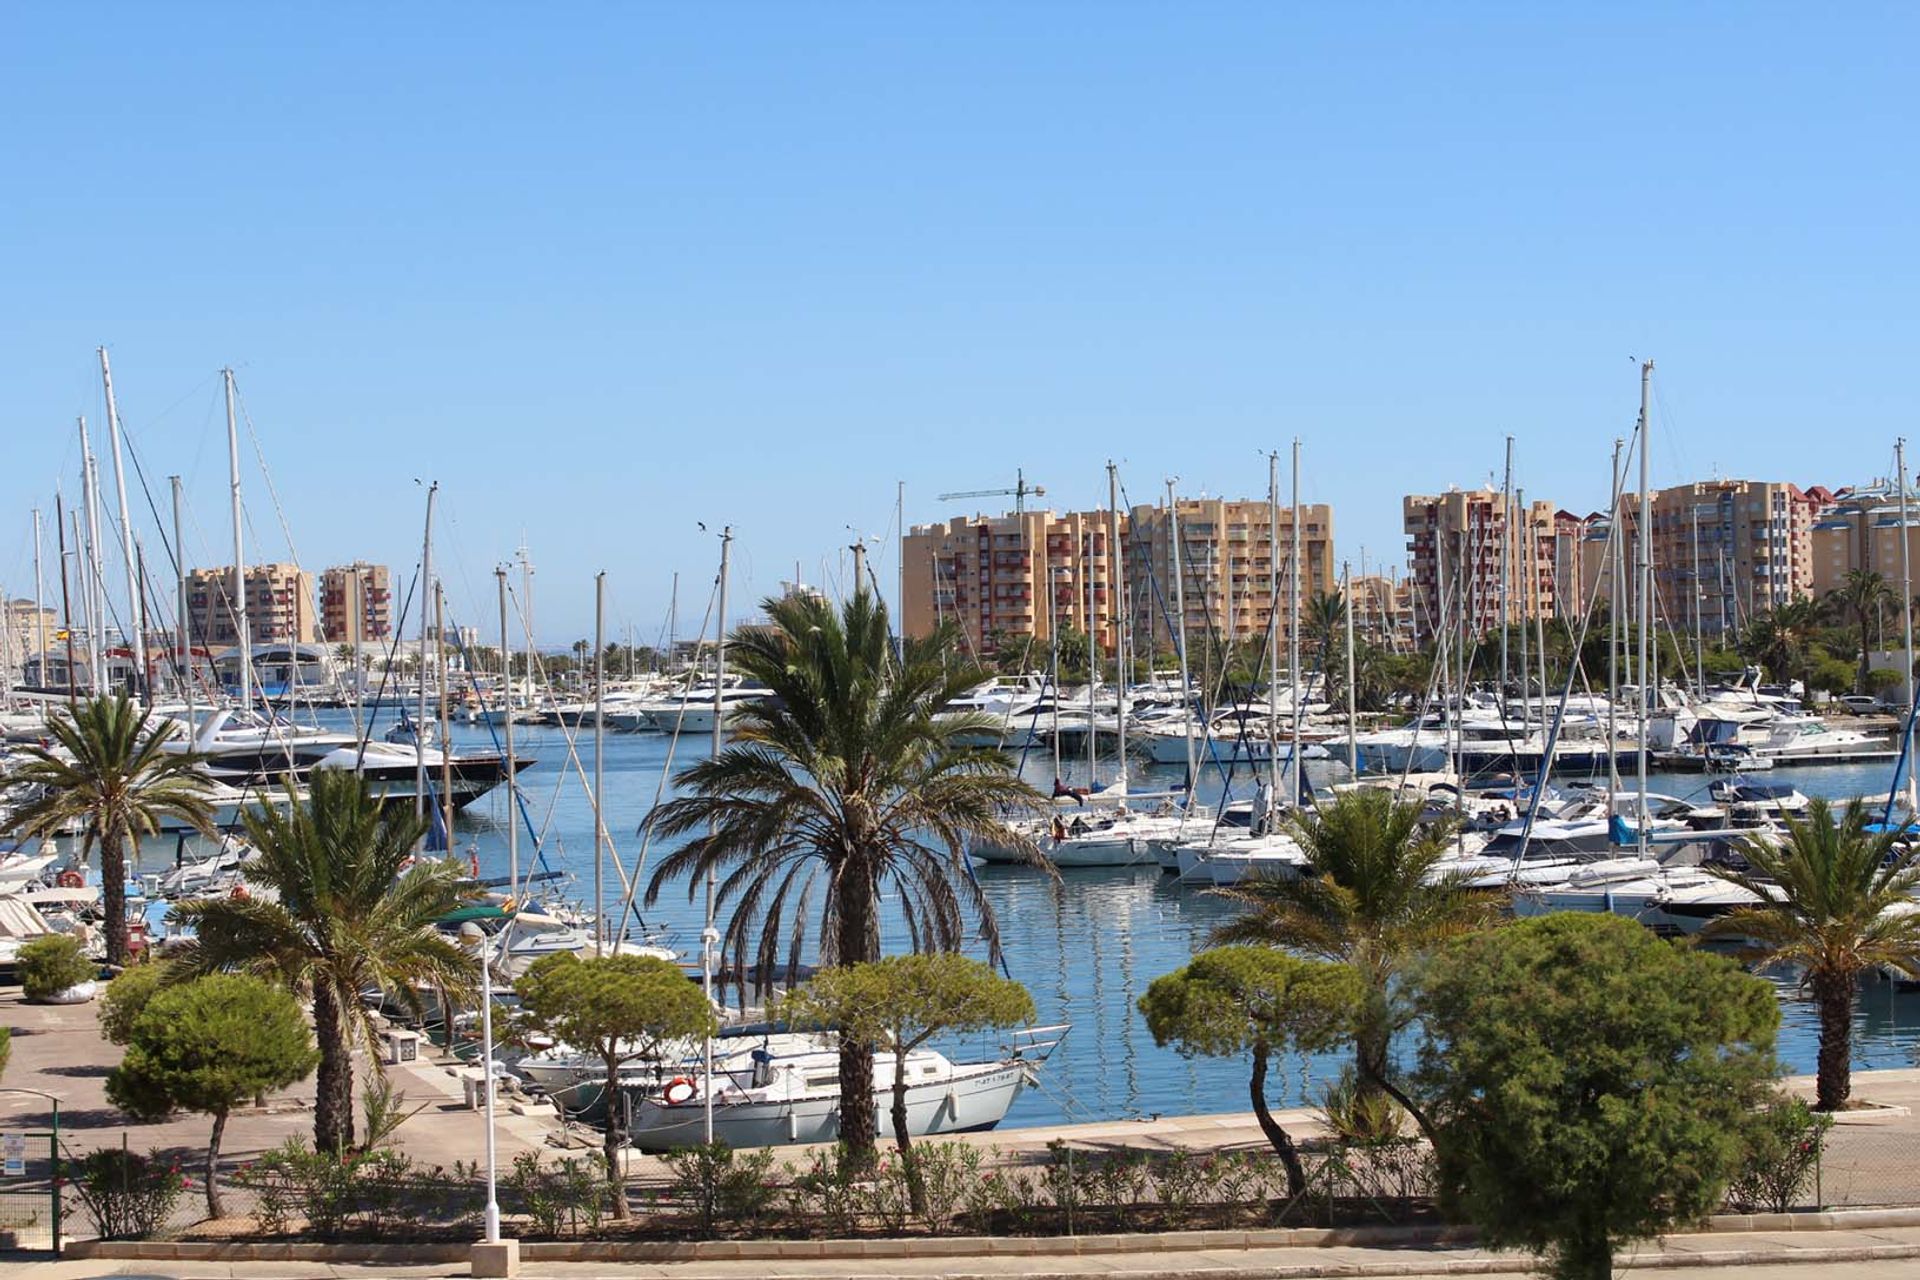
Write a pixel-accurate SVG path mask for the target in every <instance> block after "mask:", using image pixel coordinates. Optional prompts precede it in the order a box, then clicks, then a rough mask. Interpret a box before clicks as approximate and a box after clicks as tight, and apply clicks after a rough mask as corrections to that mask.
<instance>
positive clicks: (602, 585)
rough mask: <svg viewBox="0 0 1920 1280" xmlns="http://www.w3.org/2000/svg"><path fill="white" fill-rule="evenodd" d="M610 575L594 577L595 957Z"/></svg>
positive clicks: (601, 938)
mask: <svg viewBox="0 0 1920 1280" xmlns="http://www.w3.org/2000/svg"><path fill="white" fill-rule="evenodd" d="M606 625H607V571H606V570H604V569H602V570H601V571H600V572H599V573H596V574H594V575H593V954H594V955H596V956H597V955H600V954H601V951H602V949H603V948H604V947H605V946H606V936H605V934H606V915H607V902H606V898H605V897H604V896H603V893H602V888H601V886H602V884H603V877H604V876H605V874H606V851H607V824H606V822H605V820H604V819H603V818H602V817H601V806H602V805H603V804H604V803H605V802H606V794H605V793H606V780H607V775H606V763H607V717H606V710H607V639H606Z"/></svg>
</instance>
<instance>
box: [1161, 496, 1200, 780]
mask: <svg viewBox="0 0 1920 1280" xmlns="http://www.w3.org/2000/svg"><path fill="white" fill-rule="evenodd" d="M1178 479H1179V477H1177V476H1169V477H1167V543H1168V546H1169V547H1170V548H1171V549H1172V552H1173V613H1174V623H1175V625H1174V633H1173V648H1174V652H1175V653H1177V654H1179V655H1180V698H1181V701H1182V702H1183V703H1184V704H1185V712H1186V714H1185V715H1183V716H1182V717H1181V724H1182V725H1183V732H1184V733H1185V734H1186V737H1187V804H1188V806H1189V807H1191V806H1192V804H1193V785H1194V783H1195V781H1196V779H1195V778H1194V776H1193V773H1194V769H1193V681H1192V677H1191V676H1190V675H1189V674H1188V670H1187V575H1186V574H1184V573H1182V572H1181V571H1180V501H1179V499H1177V498H1175V497H1174V496H1173V486H1174V483H1175V481H1176V480H1178Z"/></svg>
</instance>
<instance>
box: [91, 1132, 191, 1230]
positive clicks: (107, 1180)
mask: <svg viewBox="0 0 1920 1280" xmlns="http://www.w3.org/2000/svg"><path fill="white" fill-rule="evenodd" d="M61 1173H62V1176H63V1177H64V1178H65V1179H66V1180H67V1182H68V1184H69V1185H70V1186H72V1188H73V1191H74V1194H75V1195H77V1196H78V1197H79V1198H80V1203H81V1205H82V1206H84V1207H85V1209H86V1211H87V1216H88V1217H89V1218H91V1219H92V1220H93V1227H94V1230H95V1231H97V1232H98V1233H99V1234H100V1238H101V1239H103V1240H145V1239H152V1238H153V1237H155V1236H158V1235H160V1234H161V1233H162V1232H164V1231H165V1230H166V1229H167V1226H168V1224H169V1222H170V1221H171V1220H172V1218H173V1210H174V1206H176V1205H177V1204H179V1203H180V1196H181V1194H182V1193H183V1192H185V1191H186V1189H187V1188H188V1186H190V1185H191V1180H190V1179H188V1178H186V1177H184V1176H182V1174H181V1172H180V1166H179V1165H177V1164H175V1163H173V1162H172V1161H171V1160H169V1159H165V1158H162V1157H161V1156H160V1155H159V1154H158V1153H155V1154H150V1155H140V1154H139V1153H137V1152H133V1151H128V1150H125V1149H124V1148H121V1147H103V1148H101V1149H100V1150H98V1151H95V1152H93V1153H91V1154H89V1155H86V1156H82V1157H81V1158H80V1159H78V1160H72V1161H68V1162H66V1164H65V1165H63V1167H62V1169H61Z"/></svg>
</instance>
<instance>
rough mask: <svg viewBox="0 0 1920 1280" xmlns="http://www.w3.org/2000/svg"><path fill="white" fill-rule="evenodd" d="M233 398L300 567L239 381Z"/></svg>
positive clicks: (274, 510) (284, 533) (262, 448)
mask: <svg viewBox="0 0 1920 1280" xmlns="http://www.w3.org/2000/svg"><path fill="white" fill-rule="evenodd" d="M233 398H234V399H235V400H237V401H238V402H239V404H240V417H241V419H242V420H243V421H244V422H245V423H246V424H247V438H248V439H249V440H251V441H253V456H254V460H255V461H256V462H258V463H259V464H260V478H261V479H262V480H264V481H266V483H267V497H269V498H271V499H272V500H273V513H274V515H275V516H277V517H278V518H279V520H280V532H281V534H282V535H283V536H284V537H285V538H286V540H287V554H288V555H290V556H292V557H293V563H294V565H295V566H296V567H298V565H299V564H300V552H299V551H298V550H296V549H295V547H294V545H293V529H292V527H291V526H290V525H288V524H287V512H286V508H284V507H283V506H281V504H280V491H279V490H278V489H275V488H274V486H273V472H272V471H270V470H269V469H268V468H267V451H266V449H265V447H264V446H262V445H261V443H260V433H259V432H258V431H256V430H254V427H253V415H252V414H251V413H249V412H247V398H246V397H245V396H243V395H241V394H240V391H239V387H238V385H237V383H236V385H235V388H234V396H233ZM249 522H251V520H249Z"/></svg>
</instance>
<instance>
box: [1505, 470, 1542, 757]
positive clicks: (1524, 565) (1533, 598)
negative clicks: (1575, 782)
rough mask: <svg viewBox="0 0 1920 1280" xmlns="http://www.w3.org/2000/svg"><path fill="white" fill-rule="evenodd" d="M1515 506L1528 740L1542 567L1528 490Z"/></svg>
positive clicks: (1518, 492)
mask: <svg viewBox="0 0 1920 1280" xmlns="http://www.w3.org/2000/svg"><path fill="white" fill-rule="evenodd" d="M1507 440H1508V445H1507V447H1508V449H1509V451H1511V449H1512V447H1513V445H1512V440H1513V437H1512V436H1508V437H1507ZM1508 456H1509V457H1511V456H1512V455H1511V452H1509V455H1508ZM1513 505H1514V509H1515V510H1517V511H1518V512H1519V513H1520V527H1519V530H1518V532H1517V533H1510V535H1509V539H1508V540H1509V541H1510V542H1511V543H1512V544H1513V548H1514V566H1513V567H1514V577H1513V585H1514V586H1515V587H1516V588H1518V589H1519V592H1520V607H1519V608H1518V609H1516V610H1514V611H1513V613H1514V617H1518V618H1519V620H1520V735H1521V736H1522V737H1525V736H1526V735H1527V733H1528V732H1529V731H1530V729H1531V725H1532V714H1533V713H1532V708H1531V705H1530V704H1531V702H1532V699H1533V692H1532V690H1531V689H1530V688H1529V685H1530V683H1531V681H1530V679H1529V673H1530V672H1531V671H1532V668H1531V667H1530V666H1529V665H1528V663H1529V660H1530V658H1531V656H1532V655H1530V654H1529V653H1528V652H1527V632H1528V631H1529V630H1531V629H1532V628H1531V627H1530V626H1529V623H1531V621H1532V620H1533V618H1534V617H1535V616H1536V615H1537V614H1538V613H1539V605H1540V600H1539V586H1540V575H1539V573H1538V568H1539V566H1538V565H1537V564H1535V563H1534V560H1535V557H1536V556H1537V555H1538V552H1539V547H1538V545H1537V544H1536V543H1535V542H1534V537H1533V522H1532V521H1531V520H1529V519H1528V518H1527V491H1526V490H1525V489H1524V488H1520V487H1516V488H1515V489H1514V491H1513ZM1501 594H1502V595H1505V594H1506V593H1505V592H1502V593H1501ZM1506 621H1507V626H1508V627H1511V626H1512V625H1513V618H1512V617H1509V618H1508V619H1507V620H1506ZM1502 679H1503V680H1504V679H1505V677H1504V676H1503V677H1502ZM1504 696H1505V695H1504V694H1503V695H1502V698H1503V701H1502V702H1501V705H1502V706H1503V707H1504V706H1505V705H1506V703H1505V701H1504ZM1546 722H1547V685H1546V681H1544V680H1543V681H1541V682H1540V723H1541V725H1542V726H1543V727H1544V726H1545V725H1546Z"/></svg>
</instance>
